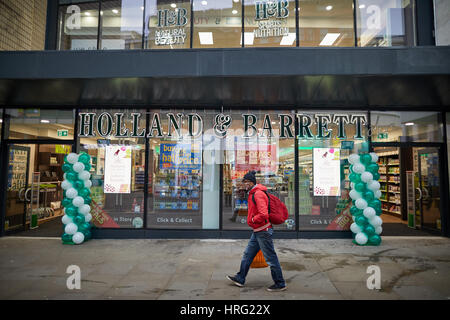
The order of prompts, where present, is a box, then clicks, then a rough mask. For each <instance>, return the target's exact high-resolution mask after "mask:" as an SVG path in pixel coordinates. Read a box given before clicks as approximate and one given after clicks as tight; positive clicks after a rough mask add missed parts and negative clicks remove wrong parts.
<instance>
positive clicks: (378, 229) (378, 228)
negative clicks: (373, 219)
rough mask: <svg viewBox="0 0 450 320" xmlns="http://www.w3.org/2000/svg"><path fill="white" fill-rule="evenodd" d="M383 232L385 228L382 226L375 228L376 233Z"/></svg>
mask: <svg viewBox="0 0 450 320" xmlns="http://www.w3.org/2000/svg"><path fill="white" fill-rule="evenodd" d="M381 232H383V228H382V227H381V226H380V227H376V228H375V233H376V234H381Z"/></svg>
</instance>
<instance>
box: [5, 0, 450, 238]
mask: <svg viewBox="0 0 450 320" xmlns="http://www.w3.org/2000/svg"><path fill="white" fill-rule="evenodd" d="M78 2H79V1H60V3H59V4H58V5H56V6H54V7H53V9H52V8H51V7H50V8H49V12H50V18H49V19H51V15H52V10H53V11H54V12H53V18H54V20H55V21H58V24H57V26H53V29H52V28H50V31H49V32H48V35H50V36H51V37H49V39H48V43H49V44H48V45H49V46H50V47H49V49H57V50H55V51H52V50H48V51H39V52H25V53H20V52H0V107H1V109H0V112H1V119H2V122H1V123H0V124H1V134H2V136H1V151H2V153H1V155H2V158H1V164H2V166H1V176H3V177H5V178H4V179H2V181H1V182H0V191H1V192H0V203H1V204H2V206H1V208H0V210H1V226H2V227H1V230H2V234H3V235H5V234H6V235H8V234H18V233H17V232H19V231H21V230H29V229H30V228H31V229H32V228H35V227H36V225H37V228H36V229H32V230H44V229H45V226H46V225H47V226H48V225H50V223H54V225H55V229H54V231H55V232H56V233H57V234H55V236H56V235H58V234H60V233H61V230H60V229H61V227H62V226H61V225H59V224H58V223H59V221H60V218H59V217H60V216H61V215H62V213H63V211H62V208H61V199H62V192H63V191H62V189H61V182H62V180H63V172H62V170H61V165H62V163H63V160H64V156H65V154H67V153H69V152H82V151H84V152H87V153H88V154H89V155H90V156H91V159H92V161H91V164H90V173H91V176H92V183H93V186H92V190H91V191H92V200H93V201H92V203H93V214H92V215H93V220H92V222H93V224H94V226H95V228H94V230H93V237H94V238H108V237H109V238H186V237H188V238H240V237H243V238H246V237H248V235H249V232H250V231H249V227H248V226H247V224H246V212H247V205H248V203H247V196H246V193H245V190H244V189H243V186H242V183H241V181H242V177H243V175H244V174H245V173H246V172H247V171H249V170H255V171H257V180H258V182H259V183H262V184H264V185H266V186H267V187H268V188H269V191H270V192H272V193H274V194H276V195H277V196H278V197H280V199H281V200H282V201H283V202H284V203H285V204H286V206H287V208H288V210H289V219H288V220H287V221H286V223H285V224H283V225H278V226H275V229H277V230H278V231H279V232H277V233H276V236H277V237H285V238H298V237H308V238H324V237H348V238H350V237H351V232H350V231H349V227H350V224H351V222H352V217H351V215H350V213H349V208H350V202H351V201H350V198H349V194H348V193H349V190H350V181H349V178H348V175H349V163H348V157H349V155H350V154H352V153H353V152H356V150H358V148H359V146H360V145H361V144H363V143H366V142H367V143H369V146H370V148H371V149H372V150H374V151H375V152H377V153H378V154H379V155H380V159H379V166H380V172H379V174H380V178H379V179H380V183H381V184H382V189H381V190H382V193H383V196H382V198H381V200H382V202H383V215H382V218H383V220H385V222H387V223H384V224H383V226H385V225H387V227H386V229H385V232H384V233H383V234H384V235H403V233H402V232H403V231H402V232H400V231H399V232H397V230H400V229H401V228H396V227H392V228H391V229H389V226H388V224H389V223H392V224H395V225H399V226H400V225H401V226H402V228H403V229H402V230H409V231H411V232H423V233H424V234H425V232H426V233H427V234H439V235H444V236H450V228H449V222H450V219H449V216H448V214H449V213H448V205H449V204H448V198H449V187H448V181H449V174H448V160H449V156H448V150H449V148H448V143H449V140H448V123H449V119H450V115H449V114H448V112H447V111H448V108H449V106H450V96H449V92H450V90H449V83H450V78H449V73H450V72H449V70H450V65H449V61H450V59H448V57H449V56H450V49H449V47H428V46H427V47H408V46H410V45H413V43H417V42H420V41H424V40H420V41H419V40H417V39H415V37H416V33H414V32H412V33H411V32H410V31H411V30H414V29H411V28H412V24H411V23H412V21H411V20H410V18H411V19H413V13H412V12H413V10H412V9H411V6H410V5H402V6H401V7H400V8H395V5H393V6H394V7H389V6H390V5H387V6H388V8H384V9H383V10H384V11H386V12H387V13H389V15H388V16H389V17H390V18H395V15H396V14H397V13H398V12H403V14H404V15H405V16H404V17H403V18H402V19H403V20H402V23H403V29H402V30H403V33H402V34H401V35H394V34H392V33H389V32H387V31H386V28H387V26H391V24H390V23H389V21H388V20H386V21H385V20H384V19H383V20H380V21H379V23H381V25H383V28H382V30H384V31H383V32H384V33H383V32H382V33H381V34H379V35H374V34H369V32H368V30H366V29H367V28H368V29H371V28H370V26H369V25H368V21H372V20H371V19H370V17H369V16H366V15H364V14H367V11H366V10H362V8H363V7H362V6H363V5H364V4H362V2H360V1H358V3H359V9H361V10H359V11H358V10H354V7H352V4H354V3H355V1H353V0H350V1H344V0H343V1H334V2H335V3H336V4H338V3H339V4H340V5H342V8H340V7H339V6H337V5H336V6H335V8H338V7H339V8H340V10H339V15H337V16H333V17H328V16H326V12H327V11H330V12H332V9H333V6H328V7H331V8H328V7H327V8H325V9H324V10H319V9H320V8H318V6H317V7H316V6H315V5H313V4H311V3H309V2H308V3H307V2H306V1H278V2H276V3H278V5H277V6H274V7H265V6H263V5H261V4H260V6H259V7H258V3H259V2H258V1H256V2H255V1H250V2H245V5H244V4H243V3H241V2H240V1H234V0H233V1H229V4H231V7H226V8H225V9H226V10H225V9H221V10H219V9H218V8H215V7H214V6H213V7H208V9H201V8H202V6H205V7H206V6H207V5H206V4H204V3H203V1H202V2H200V1H196V0H195V1H178V2H177V3H173V5H175V6H172V4H171V3H170V2H168V1H129V2H127V1H89V2H86V1H84V3H81V4H77V5H76V6H73V5H72V4H73V3H78ZM204 2H205V3H207V1H204ZM225 2H226V1H224V2H223V3H225ZM124 3H129V4H130V5H129V6H128V7H124ZM131 3H132V4H133V5H131ZM227 3H228V2H227ZM138 4H139V5H138ZM141 4H142V5H141ZM367 4H368V3H367ZM208 6H209V5H208ZM308 6H310V8H308ZM125 8H126V9H127V10H124V9H125ZM352 8H353V9H352ZM397 9H401V10H397ZM77 10H78V11H77ZM172 11H173V12H172ZM217 11H219V13H220V14H221V15H222V16H223V17H226V16H227V15H231V17H232V16H233V15H235V16H239V18H238V19H231V18H230V17H228V18H227V19H225V18H224V19H219V20H217V19H215V20H214V22H212V20H211V17H213V16H214V17H215V16H216V15H217V14H218V12H217ZM228 11H230V12H228ZM316 11H317V12H316ZM227 12H228V13H227ZM288 12H289V13H290V14H289V15H288ZM119 15H121V16H120V17H119ZM317 15H319V16H320V15H323V17H322V18H323V19H321V20H320V21H322V22H323V21H332V22H333V23H334V24H333V25H330V26H328V27H327V33H325V35H324V34H323V32H322V31H321V29H320V28H317V27H315V23H313V21H312V20H311V19H313V18H314V17H317ZM77 17H78V18H79V19H80V20H77V19H78V18H77ZM118 17H119V18H120V19H119V18H118ZM133 17H134V18H133ZM355 17H357V18H355ZM277 19H278V20H277ZM302 19H303V20H302ZM327 19H331V20H327ZM261 20H263V22H264V21H265V22H264V23H262V22H261ZM118 21H121V22H120V23H119V22H118ZM139 21H140V22H139ZM255 21H256V22H255ZM307 21H308V23H306V22H307ZM269 22H270V23H269ZM303 22H305V23H303ZM338 22H339V23H338ZM118 23H119V24H118ZM77 24H79V28H78V27H77ZM117 24H118V26H119V27H117ZM336 26H339V27H336ZM420 30H422V29H420ZM386 32H387V33H386ZM328 34H329V35H330V36H329V37H328V38H330V37H333V36H334V38H333V39H328V40H327V41H329V43H330V45H329V46H331V44H333V46H339V47H343V48H319V46H324V45H326V44H325V43H323V41H325V38H326V36H327V35H328ZM324 36H325V38H324ZM416 40H417V41H416ZM415 41H416V42H415ZM211 42H212V43H213V44H214V45H212V44H211ZM52 43H53V46H51V44H52ZM422 44H427V43H426V41H425V42H422ZM302 46H304V48H300V47H302ZM314 46H316V47H317V48H314ZM369 46H389V47H390V48H362V47H369ZM394 46H399V47H394ZM246 47H251V48H246ZM256 47H259V48H256ZM269 47H270V48H269ZM344 47H347V48H344ZM208 48H212V49H208ZM76 49H77V50H83V51H74V50H76ZM98 49H102V50H98ZM109 49H112V50H109ZM174 49H177V50H174ZM430 57H432V58H430ZM33 212H38V221H37V222H33V221H31V218H30V217H31V213H33ZM58 228H59V229H58Z"/></svg>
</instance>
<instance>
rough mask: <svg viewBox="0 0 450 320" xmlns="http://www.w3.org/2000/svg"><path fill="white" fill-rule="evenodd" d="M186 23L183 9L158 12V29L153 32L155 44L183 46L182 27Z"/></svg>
mask: <svg viewBox="0 0 450 320" xmlns="http://www.w3.org/2000/svg"><path fill="white" fill-rule="evenodd" d="M187 22H188V18H187V10H186V9H185V8H176V9H175V10H169V9H164V10H158V26H157V27H158V29H157V30H156V31H155V44H156V45H159V46H164V45H174V44H175V45H182V44H184V42H185V41H186V31H185V29H184V26H185V25H186V24H187ZM171 27H175V28H171Z"/></svg>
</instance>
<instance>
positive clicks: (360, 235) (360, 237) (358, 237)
mask: <svg viewBox="0 0 450 320" xmlns="http://www.w3.org/2000/svg"><path fill="white" fill-rule="evenodd" d="M368 240H369V239H368V238H367V236H366V235H365V234H364V233H363V232H360V233H358V234H356V236H355V241H356V243H357V244H361V245H364V244H366V243H367V241H368Z"/></svg>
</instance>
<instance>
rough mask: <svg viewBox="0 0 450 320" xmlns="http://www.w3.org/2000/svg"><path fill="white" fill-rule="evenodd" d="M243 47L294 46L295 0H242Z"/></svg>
mask: <svg viewBox="0 0 450 320" xmlns="http://www.w3.org/2000/svg"><path fill="white" fill-rule="evenodd" d="M244 6H245V8H244V13H245V17H244V46H245V47H295V46H296V38H297V37H296V31H295V30H296V25H295V19H296V15H295V1H294V0H277V1H272V2H266V1H257V0H245V1H244Z"/></svg>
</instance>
